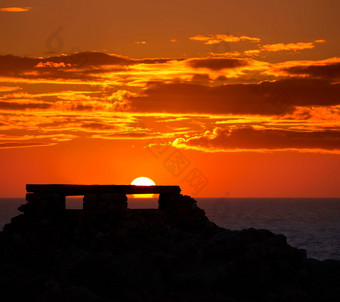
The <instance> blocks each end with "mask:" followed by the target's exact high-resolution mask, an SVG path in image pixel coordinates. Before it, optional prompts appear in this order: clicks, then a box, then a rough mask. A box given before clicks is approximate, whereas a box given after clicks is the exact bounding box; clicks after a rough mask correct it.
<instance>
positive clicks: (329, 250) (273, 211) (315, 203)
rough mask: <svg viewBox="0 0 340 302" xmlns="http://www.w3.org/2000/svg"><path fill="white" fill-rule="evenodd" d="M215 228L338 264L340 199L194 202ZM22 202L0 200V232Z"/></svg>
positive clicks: (138, 204) (146, 203) (76, 203)
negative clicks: (250, 231)
mask: <svg viewBox="0 0 340 302" xmlns="http://www.w3.org/2000/svg"><path fill="white" fill-rule="evenodd" d="M196 200H197V203H198V205H199V207H201V208H202V209H204V210H205V212H206V214H207V216H208V217H209V219H210V220H212V221H213V222H215V223H216V224H217V225H219V226H221V227H224V228H228V229H232V230H240V229H245V228H256V229H268V230H270V231H272V232H274V233H276V234H284V235H285V236H286V237H287V240H288V243H289V244H290V245H292V246H294V247H297V248H302V249H305V250H307V254H308V257H311V258H315V259H319V260H325V259H337V260H340V198H197V199H196ZM23 203H25V200H24V199H22V198H2V199H1V198H0V229H2V228H3V226H4V225H5V224H6V223H9V222H10V220H11V218H12V217H14V216H16V215H18V214H20V212H18V211H17V208H18V206H20V205H21V204H23ZM128 203H129V208H157V199H156V198H153V199H141V198H129V200H128ZM66 204H67V208H70V209H71V208H73V209H76V208H82V199H81V198H68V199H67V202H66Z"/></svg>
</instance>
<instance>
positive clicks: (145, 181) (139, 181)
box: [131, 177, 155, 186]
mask: <svg viewBox="0 0 340 302" xmlns="http://www.w3.org/2000/svg"><path fill="white" fill-rule="evenodd" d="M131 184H132V185H135V186H154V185H155V182H154V181H153V180H152V179H150V178H148V177H138V178H136V179H134V180H133V181H132V182H131Z"/></svg>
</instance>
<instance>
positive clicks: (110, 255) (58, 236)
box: [0, 193, 340, 302]
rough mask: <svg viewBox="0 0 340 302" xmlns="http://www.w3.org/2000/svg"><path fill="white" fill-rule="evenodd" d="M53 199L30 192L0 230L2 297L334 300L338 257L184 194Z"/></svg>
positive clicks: (339, 294) (339, 283)
mask: <svg viewBox="0 0 340 302" xmlns="http://www.w3.org/2000/svg"><path fill="white" fill-rule="evenodd" d="M58 198H59V197H58V195H56V194H51V193H46V194H44V195H41V194H40V195H39V196H38V195H37V194H36V195H35V196H34V195H32V194H28V196H27V203H26V204H25V205H23V206H21V207H20V208H19V210H20V211H22V212H23V214H21V215H19V216H16V217H14V218H12V220H11V223H9V224H7V225H6V226H5V227H4V229H3V231H2V232H0V280H1V282H0V301H2V302H7V301H27V302H30V301H32V302H33V301H34V302H36V301H51V302H59V301H60V302H61V301H62V302H68V301H85V302H87V301H89V302H90V301H91V302H92V301H93V302H94V301H96V302H111V301H131V302H135V301H136V302H137V301H138V302H139V301H141V302H142V301H169V302H170V301H178V302H181V301H183V302H184V301H244V302H246V301H265V302H266V301H268V302H269V301H290V302H294V301H299V302H303V301H306V302H307V301H334V302H335V301H340V261H335V260H326V261H318V260H315V259H309V258H307V256H306V252H305V251H304V250H300V249H296V248H294V247H292V246H290V245H288V244H287V241H286V238H285V236H284V235H280V234H273V233H272V232H270V231H268V230H256V229H245V230H240V231H231V230H227V229H223V228H221V227H219V226H217V225H215V224H214V223H213V222H211V221H209V219H208V218H207V217H206V215H205V212H204V211H203V210H202V209H200V208H199V207H198V206H197V203H196V201H195V200H194V199H193V198H191V197H189V196H183V195H181V194H179V193H173V194H171V193H168V194H160V198H159V209H140V210H135V209H134V210H132V209H128V207H127V197H126V195H125V194H123V193H91V194H87V195H86V196H85V197H84V209H83V210H65V209H63V207H62V206H60V204H63V202H62V199H58ZM56 201H58V202H56ZM60 201H61V202H60Z"/></svg>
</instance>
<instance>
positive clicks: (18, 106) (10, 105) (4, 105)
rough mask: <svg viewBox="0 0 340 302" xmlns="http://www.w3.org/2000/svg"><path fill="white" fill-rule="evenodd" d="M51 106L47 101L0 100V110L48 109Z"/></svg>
mask: <svg viewBox="0 0 340 302" xmlns="http://www.w3.org/2000/svg"><path fill="white" fill-rule="evenodd" d="M51 107H52V105H51V104H47V103H35V102H30V103H17V102H2V101H0V110H26V109H48V108H51Z"/></svg>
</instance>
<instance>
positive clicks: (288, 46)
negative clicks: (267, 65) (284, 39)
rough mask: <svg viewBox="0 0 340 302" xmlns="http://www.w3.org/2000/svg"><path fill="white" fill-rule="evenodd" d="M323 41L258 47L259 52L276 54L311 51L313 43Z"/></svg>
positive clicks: (321, 41) (316, 41)
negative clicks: (279, 52)
mask: <svg viewBox="0 0 340 302" xmlns="http://www.w3.org/2000/svg"><path fill="white" fill-rule="evenodd" d="M323 42H325V40H315V41H314V42H298V43H275V44H265V45H262V46H261V47H260V49H261V51H269V52H277V51H298V50H304V49H312V48H314V47H315V43H323Z"/></svg>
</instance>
